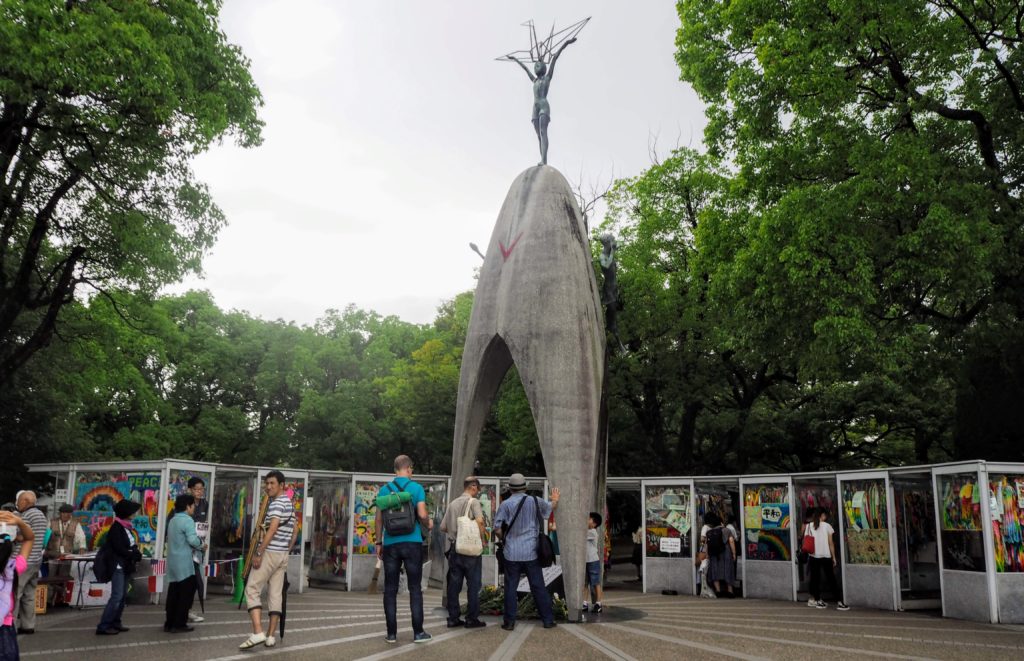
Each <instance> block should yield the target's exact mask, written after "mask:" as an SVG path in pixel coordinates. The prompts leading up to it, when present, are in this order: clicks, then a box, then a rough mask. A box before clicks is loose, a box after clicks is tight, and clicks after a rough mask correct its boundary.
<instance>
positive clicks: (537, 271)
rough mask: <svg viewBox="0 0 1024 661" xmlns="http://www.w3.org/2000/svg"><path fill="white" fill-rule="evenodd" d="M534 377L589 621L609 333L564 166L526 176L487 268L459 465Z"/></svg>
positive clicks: (569, 575) (504, 216)
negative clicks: (495, 413) (503, 394)
mask: <svg viewBox="0 0 1024 661" xmlns="http://www.w3.org/2000/svg"><path fill="white" fill-rule="evenodd" d="M513 364H514V365H515V366H516V368H517V370H518V372H519V376H520V378H521V379H522V382H523V387H524V389H525V391H526V396H527V399H528V400H529V403H530V408H531V410H532V412H533V419H534V423H535V424H536V427H537V435H538V437H539V438H540V446H541V451H542V453H543V456H544V467H545V471H546V473H547V477H548V479H549V480H550V483H551V485H552V486H557V487H558V488H559V489H560V490H561V501H560V504H559V506H558V510H557V512H556V514H555V519H556V523H557V524H558V541H559V545H560V547H561V552H562V554H561V565H562V568H563V571H564V574H563V578H564V581H565V590H566V595H564V596H565V597H566V600H567V603H568V606H569V617H570V619H574V620H576V619H579V616H580V606H581V603H580V601H581V599H580V596H581V591H582V579H583V573H584V570H585V561H586V520H587V513H588V512H589V511H590V510H591V508H593V507H594V506H595V504H596V503H597V502H599V500H600V499H599V498H598V497H597V494H596V493H595V491H596V489H595V484H597V483H598V482H599V479H598V476H597V472H598V468H599V466H602V467H603V465H604V461H603V457H600V456H599V454H600V453H601V452H602V448H604V445H603V443H601V442H600V439H599V436H600V434H601V425H600V414H601V393H602V385H603V380H604V365H605V332H604V323H603V320H602V314H601V296H600V291H599V289H598V285H597V280H596V278H595V276H594V268H593V265H592V255H591V251H590V245H589V242H588V239H587V236H586V233H585V229H584V225H583V216H582V214H581V213H580V210H579V207H578V206H577V203H576V199H575V196H574V195H573V192H572V189H571V188H570V187H569V184H568V182H566V180H565V178H564V177H563V176H562V175H561V173H559V172H558V171H557V170H555V169H554V168H552V167H549V166H536V167H532V168H530V169H528V170H526V171H525V172H523V173H522V174H520V175H519V176H518V177H517V178H516V179H515V181H514V182H513V183H512V187H511V189H510V190H509V192H508V195H507V196H506V198H505V203H504V204H503V205H502V207H501V212H500V213H499V215H498V221H497V223H495V226H494V232H493V234H492V235H491V241H490V244H489V245H488V246H487V251H486V254H485V257H484V263H483V266H482V268H481V271H480V280H479V284H478V285H477V288H476V297H475V299H474V301H473V312H472V315H471V317H470V322H469V330H468V332H467V337H466V348H465V352H464V353H463V356H462V371H461V375H460V379H459V394H458V404H457V410H456V417H455V438H454V448H453V458H452V475H468V474H469V473H471V472H472V467H473V464H474V461H475V460H476V457H477V450H478V448H479V446H480V431H481V429H482V427H483V424H484V421H485V419H486V418H487V414H488V412H489V410H490V408H491V404H492V402H493V400H494V396H495V394H496V393H497V391H498V387H499V386H500V385H501V382H502V379H503V378H504V376H505V374H506V372H508V370H509V368H510V367H511V366H512V365H513Z"/></svg>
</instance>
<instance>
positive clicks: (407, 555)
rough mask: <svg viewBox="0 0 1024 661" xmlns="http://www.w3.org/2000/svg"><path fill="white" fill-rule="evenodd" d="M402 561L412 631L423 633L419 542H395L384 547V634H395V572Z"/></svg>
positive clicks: (396, 582) (421, 565) (396, 613)
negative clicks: (386, 626)
mask: <svg viewBox="0 0 1024 661" xmlns="http://www.w3.org/2000/svg"><path fill="white" fill-rule="evenodd" d="M403 565H404V566H405V578H406V579H407V582H408V583H409V610H411V611H412V631H413V633H414V634H417V633H423V545H422V544H420V543H419V542H398V543H397V544H388V545H387V546H385V547H384V619H385V620H387V625H388V635H397V634H398V574H399V572H400V571H401V567H402V566H403Z"/></svg>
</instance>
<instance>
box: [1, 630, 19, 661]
mask: <svg viewBox="0 0 1024 661" xmlns="http://www.w3.org/2000/svg"><path fill="white" fill-rule="evenodd" d="M20 658H21V656H20V655H19V654H18V634H17V632H16V631H15V630H14V626H13V625H10V624H9V625H7V626H0V661H18V659H20Z"/></svg>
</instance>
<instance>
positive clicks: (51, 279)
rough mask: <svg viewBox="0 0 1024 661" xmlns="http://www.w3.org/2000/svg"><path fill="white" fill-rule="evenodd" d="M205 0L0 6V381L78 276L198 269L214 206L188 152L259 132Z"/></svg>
mask: <svg viewBox="0 0 1024 661" xmlns="http://www.w3.org/2000/svg"><path fill="white" fill-rule="evenodd" d="M219 10H220V2H217V1H213V0H209V1H204V2H194V1H191V0H169V1H165V2H158V3H157V2H134V1H132V0H90V1H89V2H81V1H76V0H68V1H67V2H63V3H60V2H52V1H51V0H23V1H19V2H5V3H3V4H2V5H0V384H2V383H4V382H5V381H7V380H8V379H10V378H11V376H12V375H13V374H14V372H16V371H17V370H18V369H20V368H21V367H22V366H23V365H24V364H25V363H26V362H27V361H28V359H29V358H30V357H31V356H32V354H33V353H35V352H36V351H38V350H39V349H40V348H42V347H43V346H45V345H46V344H48V343H49V342H50V340H51V339H52V337H53V333H54V331H55V328H56V326H57V320H58V316H59V315H60V312H61V310H62V309H63V308H64V307H65V306H67V305H69V304H70V303H71V302H72V301H73V300H74V298H75V295H76V293H78V292H79V291H80V287H79V286H80V285H84V286H85V287H86V288H88V289H89V290H90V291H92V290H98V291H104V292H108V291H113V290H116V289H126V288H132V289H136V290H139V291H142V292H154V291H156V290H157V289H158V288H159V287H160V286H162V285H164V284H167V283H171V282H176V281H178V280H180V279H181V277H182V276H183V275H185V274H187V273H189V272H194V271H198V270H199V268H200V261H201V258H202V255H203V254H204V253H205V252H206V250H207V249H209V248H210V247H211V246H212V245H213V241H214V239H215V238H216V236H217V233H218V231H219V230H220V228H221V227H222V226H223V224H224V217H223V214H222V213H221V212H220V210H219V209H218V208H217V207H216V206H215V205H214V203H213V201H212V200H211V199H210V196H209V193H208V191H207V189H206V187H205V186H204V185H203V184H202V183H200V182H198V181H196V180H195V179H194V177H193V176H192V171H191V167H190V161H191V158H192V157H193V156H194V155H196V154H198V153H200V152H202V151H204V150H205V149H206V148H207V147H209V146H210V145H211V144H212V143H213V142H214V141H216V140H219V139H221V138H222V137H224V136H233V137H234V138H235V139H236V141H237V142H238V143H239V144H240V145H241V146H244V147H249V146H253V145H256V144H258V143H259V142H260V131H261V127H262V123H261V122H260V120H259V119H258V118H257V116H256V111H257V108H258V107H259V106H260V105H261V104H262V100H261V98H260V94H259V91H258V90H257V89H256V87H255V85H254V83H253V81H252V79H251V77H250V75H249V71H248V61H247V60H246V59H245V57H244V56H243V55H242V53H241V51H240V50H239V49H238V48H237V47H236V46H233V45H232V44H230V43H228V42H227V40H226V38H225V36H224V34H223V33H222V32H221V31H220V30H219V29H218V27H217V16H218V12H219Z"/></svg>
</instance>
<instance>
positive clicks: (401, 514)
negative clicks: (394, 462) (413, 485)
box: [380, 480, 416, 537]
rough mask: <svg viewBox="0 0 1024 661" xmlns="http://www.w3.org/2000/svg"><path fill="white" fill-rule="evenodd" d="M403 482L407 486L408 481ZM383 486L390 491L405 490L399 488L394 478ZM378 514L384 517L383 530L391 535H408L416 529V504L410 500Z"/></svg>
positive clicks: (398, 491)
mask: <svg viewBox="0 0 1024 661" xmlns="http://www.w3.org/2000/svg"><path fill="white" fill-rule="evenodd" d="M405 484H406V486H408V484H409V483H408V482H406V483H405ZM385 486H388V487H391V493H400V492H402V491H405V489H404V488H403V489H399V488H398V486H397V485H396V484H395V482H394V480H392V481H391V482H390V483H389V484H386V485H385ZM380 515H381V516H383V517H384V531H385V532H386V533H387V534H389V535H391V536H393V537H400V536H402V535H408V534H410V533H411V532H412V531H413V530H415V529H416V505H415V504H414V503H413V502H412V501H411V500H410V501H409V502H407V503H402V505H401V506H400V507H398V508H397V509H389V510H383V511H382V512H380Z"/></svg>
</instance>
